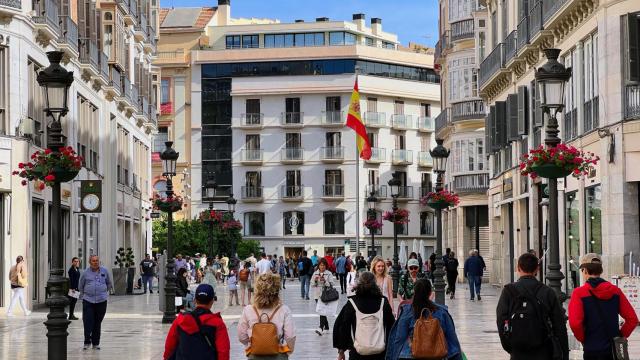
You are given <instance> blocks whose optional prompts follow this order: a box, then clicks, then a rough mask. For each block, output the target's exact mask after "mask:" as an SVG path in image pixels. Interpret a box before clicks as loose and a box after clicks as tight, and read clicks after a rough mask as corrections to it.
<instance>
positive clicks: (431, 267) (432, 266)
mask: <svg viewBox="0 0 640 360" xmlns="http://www.w3.org/2000/svg"><path fill="white" fill-rule="evenodd" d="M436 257H437V256H436V253H432V254H431V256H429V278H430V279H431V281H432V282H433V281H434V280H435V277H434V275H433V273H434V272H435V271H436Z"/></svg>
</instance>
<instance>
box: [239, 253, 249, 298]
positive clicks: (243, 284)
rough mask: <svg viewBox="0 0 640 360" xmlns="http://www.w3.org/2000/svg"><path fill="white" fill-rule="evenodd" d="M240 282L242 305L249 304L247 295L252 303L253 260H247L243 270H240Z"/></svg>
mask: <svg viewBox="0 0 640 360" xmlns="http://www.w3.org/2000/svg"><path fill="white" fill-rule="evenodd" d="M238 283H239V284H240V299H241V300H242V306H245V304H247V303H246V302H245V301H244V299H245V295H246V296H247V298H248V299H247V301H248V303H249V304H251V262H249V261H245V263H244V266H243V268H242V270H240V271H239V272H238Z"/></svg>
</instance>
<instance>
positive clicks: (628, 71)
mask: <svg viewBox="0 0 640 360" xmlns="http://www.w3.org/2000/svg"><path fill="white" fill-rule="evenodd" d="M622 18H623V19H624V20H623V24H622V26H623V29H624V30H623V35H624V40H623V41H622V43H623V48H624V51H623V54H624V62H623V63H624V64H625V81H626V82H638V81H640V13H633V14H627V15H626V16H623V17H622ZM625 18H626V19H625ZM633 88H637V86H634V87H633ZM633 88H631V89H633ZM636 91H637V90H636ZM630 100H631V99H627V100H626V103H627V104H626V106H627V107H628V108H633V106H634V105H632V104H631V103H630V102H631V101H632V100H631V101H630ZM633 104H635V103H633ZM626 115H627V117H630V116H635V112H634V110H633V109H627V114H626Z"/></svg>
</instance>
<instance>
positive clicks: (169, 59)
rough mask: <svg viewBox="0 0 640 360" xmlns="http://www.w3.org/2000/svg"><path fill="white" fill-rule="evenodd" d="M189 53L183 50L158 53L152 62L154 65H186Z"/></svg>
mask: <svg viewBox="0 0 640 360" xmlns="http://www.w3.org/2000/svg"><path fill="white" fill-rule="evenodd" d="M189 61H190V60H189V53H188V52H187V51H185V50H184V49H178V50H175V51H158V52H157V53H156V58H155V59H154V60H153V64H154V65H187V64H188V63H189Z"/></svg>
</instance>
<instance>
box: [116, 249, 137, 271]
mask: <svg viewBox="0 0 640 360" xmlns="http://www.w3.org/2000/svg"><path fill="white" fill-rule="evenodd" d="M116 254H117V255H116V261H115V262H114V263H113V264H114V265H117V266H118V267H120V268H130V267H133V266H135V265H136V263H135V262H134V258H135V257H134V256H133V250H132V249H131V248H130V247H128V248H127V249H126V250H125V249H124V248H122V247H121V248H119V249H118V251H117V252H116Z"/></svg>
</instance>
